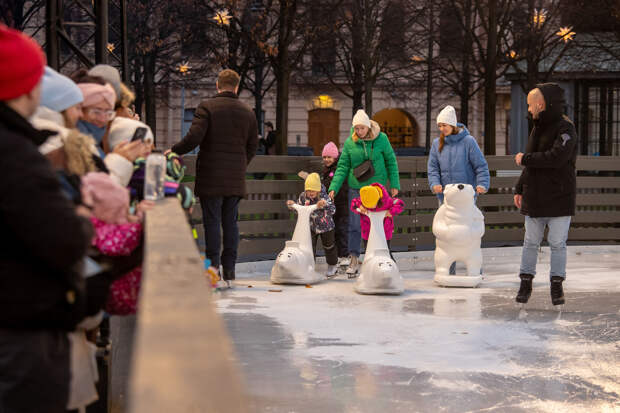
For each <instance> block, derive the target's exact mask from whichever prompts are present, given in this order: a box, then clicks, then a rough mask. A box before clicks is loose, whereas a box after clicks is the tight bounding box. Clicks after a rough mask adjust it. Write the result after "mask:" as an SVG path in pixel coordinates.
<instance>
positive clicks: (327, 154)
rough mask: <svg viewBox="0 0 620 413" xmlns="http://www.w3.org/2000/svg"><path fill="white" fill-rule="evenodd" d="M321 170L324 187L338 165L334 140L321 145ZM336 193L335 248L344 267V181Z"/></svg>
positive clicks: (346, 251)
mask: <svg viewBox="0 0 620 413" xmlns="http://www.w3.org/2000/svg"><path fill="white" fill-rule="evenodd" d="M321 155H322V157H323V170H322V172H321V181H322V182H323V184H324V185H325V187H326V188H329V186H330V185H331V183H332V179H334V175H335V174H336V168H337V167H338V158H339V157H340V153H339V151H338V147H337V146H336V144H335V143H334V142H328V143H327V145H325V146H324V147H323V153H322V154H321ZM343 189H344V190H341V191H340V192H339V193H338V195H336V196H335V197H334V204H335V205H336V214H335V215H334V223H335V224H336V248H337V250H338V266H339V267H346V266H348V265H349V263H350V260H349V197H348V193H349V187H348V185H347V184H346V183H344V185H343Z"/></svg>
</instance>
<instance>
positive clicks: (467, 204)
mask: <svg viewBox="0 0 620 413" xmlns="http://www.w3.org/2000/svg"><path fill="white" fill-rule="evenodd" d="M443 193H444V202H443V204H442V205H441V206H440V207H439V209H438V210H437V213H436V214H435V217H434V218H433V234H434V235H435V238H436V248H435V283H437V284H439V285H441V286H444V287H472V288H473V287H477V286H478V284H480V282H481V281H482V276H481V275H480V268H481V267H482V251H481V250H480V239H481V238H482V236H483V235H484V217H483V215H482V212H480V210H479V209H478V207H477V206H476V203H475V197H474V195H475V193H474V188H473V187H472V186H471V185H467V184H449V185H446V187H445V188H444V192H443ZM454 261H461V262H464V263H465V265H466V267H467V275H449V270H450V265H451V264H452V263H453V262H454Z"/></svg>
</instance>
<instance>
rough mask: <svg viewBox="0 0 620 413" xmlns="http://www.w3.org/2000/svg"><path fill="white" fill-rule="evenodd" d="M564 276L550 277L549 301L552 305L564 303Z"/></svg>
mask: <svg viewBox="0 0 620 413" xmlns="http://www.w3.org/2000/svg"><path fill="white" fill-rule="evenodd" d="M563 281H564V278H562V277H558V276H557V275H554V276H553V277H551V303H552V304H553V305H560V304H564V289H562V282H563Z"/></svg>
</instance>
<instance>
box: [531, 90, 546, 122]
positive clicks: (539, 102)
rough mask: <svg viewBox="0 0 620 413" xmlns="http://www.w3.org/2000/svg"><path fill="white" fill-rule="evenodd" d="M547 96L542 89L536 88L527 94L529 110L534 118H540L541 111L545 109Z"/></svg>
mask: <svg viewBox="0 0 620 413" xmlns="http://www.w3.org/2000/svg"><path fill="white" fill-rule="evenodd" d="M545 107H546V105H545V96H544V95H543V93H542V92H541V91H540V89H538V88H535V89H532V90H530V93H528V94H527V111H528V112H530V114H531V115H532V118H534V119H538V117H539V115H540V112H542V111H543V110H545Z"/></svg>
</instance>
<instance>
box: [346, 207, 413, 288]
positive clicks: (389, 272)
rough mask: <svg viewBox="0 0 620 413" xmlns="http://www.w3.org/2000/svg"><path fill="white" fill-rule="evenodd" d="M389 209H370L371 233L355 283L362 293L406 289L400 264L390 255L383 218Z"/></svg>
mask: <svg viewBox="0 0 620 413" xmlns="http://www.w3.org/2000/svg"><path fill="white" fill-rule="evenodd" d="M386 213H387V211H379V212H371V211H368V212H367V214H368V217H369V218H370V234H369V235H368V245H367V246H366V254H364V263H363V264H362V268H361V270H360V276H359V278H358V279H357V282H356V284H355V291H356V292H358V293H360V294H401V293H402V292H403V291H404V282H403V278H402V277H401V275H400V271H399V270H398V266H397V265H396V263H395V262H394V260H393V259H392V258H391V257H390V251H389V249H388V246H387V241H386V240H385V231H384V230H383V219H384V218H385V214H386Z"/></svg>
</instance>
